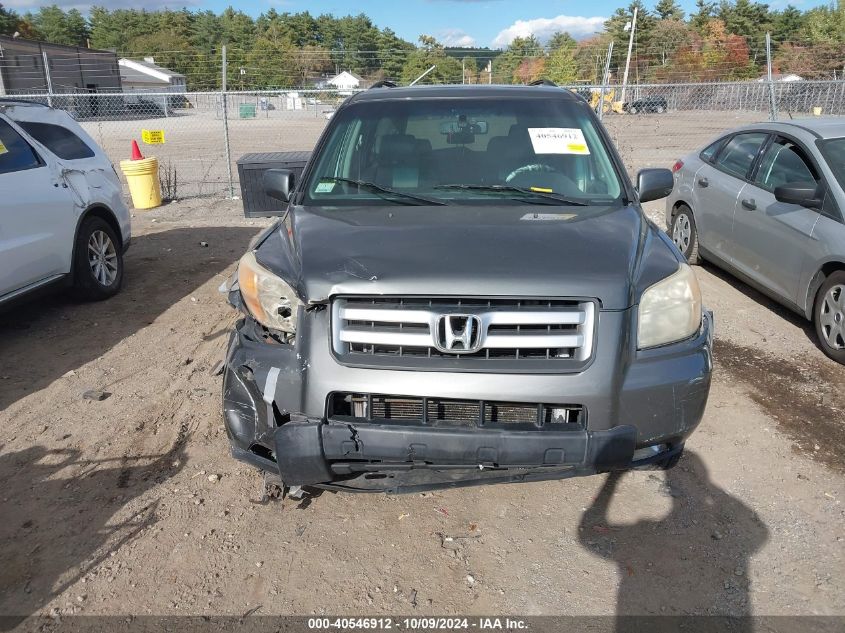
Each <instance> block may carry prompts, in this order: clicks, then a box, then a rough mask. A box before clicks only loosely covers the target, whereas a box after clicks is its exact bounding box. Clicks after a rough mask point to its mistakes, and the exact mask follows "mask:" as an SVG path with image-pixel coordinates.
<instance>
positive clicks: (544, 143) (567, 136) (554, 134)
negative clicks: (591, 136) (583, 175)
mask: <svg viewBox="0 0 845 633" xmlns="http://www.w3.org/2000/svg"><path fill="white" fill-rule="evenodd" d="M528 135H529V136H530V137H531V144H532V145H533V146H534V153H535V154H581V155H586V154H589V153H590V149H589V148H588V147H587V140H586V139H585V138H584V132H582V131H581V130H580V129H579V128H577V127H530V128H528Z"/></svg>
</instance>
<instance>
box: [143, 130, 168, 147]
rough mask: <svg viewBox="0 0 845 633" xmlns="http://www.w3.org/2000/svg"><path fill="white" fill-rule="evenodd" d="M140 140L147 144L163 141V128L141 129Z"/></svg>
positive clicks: (156, 143)
mask: <svg viewBox="0 0 845 633" xmlns="http://www.w3.org/2000/svg"><path fill="white" fill-rule="evenodd" d="M141 140H142V141H144V143H146V144H147V145H161V144H162V143H164V130H141Z"/></svg>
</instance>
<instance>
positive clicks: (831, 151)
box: [817, 138, 845, 189]
mask: <svg viewBox="0 0 845 633" xmlns="http://www.w3.org/2000/svg"><path fill="white" fill-rule="evenodd" d="M817 142H818V146H819V150H820V151H821V153H822V156H824V160H825V162H826V163H827V166H828V167H830V171H832V172H833V175H834V176H836V180H838V181H839V186H840V187H842V188H843V189H845V138H829V139H827V140H825V141H817Z"/></svg>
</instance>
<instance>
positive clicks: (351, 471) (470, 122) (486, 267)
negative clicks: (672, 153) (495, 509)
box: [223, 84, 712, 491]
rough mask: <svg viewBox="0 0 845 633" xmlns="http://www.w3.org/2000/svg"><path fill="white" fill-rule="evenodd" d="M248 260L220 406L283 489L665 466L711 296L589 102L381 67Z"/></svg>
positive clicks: (664, 186) (289, 181)
mask: <svg viewBox="0 0 845 633" xmlns="http://www.w3.org/2000/svg"><path fill="white" fill-rule="evenodd" d="M264 184H265V188H266V193H267V194H268V195H269V196H271V197H273V198H276V199H278V200H281V201H283V207H284V210H283V211H282V213H281V214H282V217H281V218H280V220H279V221H278V222H277V223H276V224H274V225H273V226H271V227H270V228H269V229H267V230H266V231H265V232H263V233H262V234H261V235H260V236H258V238H257V239H256V240H255V241H254V243H253V244H252V245H251V247H250V249H249V252H247V253H246V254H245V255H244V256H243V258H242V259H241V260H240V263H239V266H238V271H237V275H236V277H235V279H233V281H232V283H231V284H230V286H229V300H230V302H231V303H232V304H233V305H234V306H235V307H237V308H238V309H240V310H241V311H242V312H243V314H244V316H243V318H242V319H241V320H240V321H238V323H237V326H236V328H235V331H234V332H233V333H232V337H231V341H230V344H229V350H228V354H227V358H226V366H225V372H224V390H223V411H224V417H225V423H226V428H227V431H228V434H229V437H230V440H231V446H232V452H233V455H234V457H236V458H237V459H240V460H243V461H245V462H248V463H250V464H254V465H256V466H258V467H259V468H261V469H263V470H264V471H266V472H268V473H272V474H273V475H277V476H278V477H279V478H280V479H281V481H282V482H283V483H284V484H285V485H288V486H303V485H312V486H318V487H323V488H329V489H335V490H384V491H406V490H419V489H424V488H433V487H443V486H459V485H469V484H477V483H495V482H516V481H530V480H539V479H557V478H564V477H570V476H578V475H589V474H595V473H598V472H607V471H611V470H624V469H630V468H636V467H647V466H648V467H662V468H668V467H671V466H673V465H674V464H675V463H676V462H677V460H678V458H679V457H680V455H681V452H682V450H683V446H684V441H685V440H686V438H687V437H688V436H689V435H690V434H691V433H692V431H693V430H694V429H695V428H696V426H697V425H698V424H699V422H700V420H701V417H702V414H703V412H704V407H705V403H706V401H707V395H708V392H709V389H710V373H711V369H712V363H711V345H712V335H711V316H710V314H709V313H708V312H706V311H704V310H703V309H702V305H701V295H700V291H699V287H698V283H697V282H696V278H695V274H694V273H693V271H692V270H691V268H690V267H689V266H688V265H687V263H686V262H685V261H684V258H683V256H682V255H681V253H680V252H679V251H678V249H677V248H676V246H675V245H674V244H673V243H672V241H671V240H670V239H669V238H668V237H667V236H666V235H664V234H663V233H662V232H661V231H660V230H659V229H658V228H657V227H656V226H654V225H653V224H652V223H650V222H649V221H648V220H647V219H646V217H645V215H644V214H643V211H642V209H641V207H640V203H641V202H645V201H648V200H654V199H658V198H662V197H664V196H666V195H667V194H668V193H669V191H670V190H671V188H672V176H671V173H670V172H669V170H644V171H642V172H640V173H639V175H638V177H637V186H636V187H635V186H634V185H633V184H632V183H631V182H630V181H629V179H628V177H627V176H626V174H625V170H624V168H623V166H622V163H621V161H620V159H619V156H618V155H617V154H616V151H615V150H614V148H613V146H612V144H611V142H610V140H609V138H608V136H607V134H606V132H605V130H604V129H603V128H602V126H601V124H600V122H599V121H598V120H597V118H596V116H595V115H594V114H593V112H592V111H591V110H590V108H589V106H588V105H587V104H586V103H584V102H583V100H581V99H579V98H578V97H577V96H575V95H572V94H571V93H569V92H568V91H566V90H562V89H560V88H556V87H554V86H549V85H537V86H520V87H515V86H509V87H504V86H466V87H462V86H441V87H414V88H398V87H394V86H391V85H390V84H387V85H381V86H378V87H375V88H373V89H371V90H368V91H366V92H363V93H360V94H357V95H355V96H353V97H351V98H349V99H348V100H347V101H346V102H345V103H344V104H343V105H342V106H341V107H340V108H339V109H338V110H337V112H336V114H335V115H334V116H333V117H332V119H331V121H330V123H329V124H328V126H327V128H326V130H325V132H324V133H323V135H322V137H321V139H320V140H319V142H318V144H317V147H316V149H315V151H314V153H313V155H312V156H311V158H310V160H309V161H308V163H307V165H306V166H305V168H304V171H303V172H302V173H301V174H299V175H295V174H294V173H293V172H292V171H285V170H269V171H267V172H266V173H265V175H264Z"/></svg>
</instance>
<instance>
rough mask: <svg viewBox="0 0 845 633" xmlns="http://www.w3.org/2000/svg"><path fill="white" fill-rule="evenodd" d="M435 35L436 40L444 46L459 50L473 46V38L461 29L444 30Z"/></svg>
mask: <svg viewBox="0 0 845 633" xmlns="http://www.w3.org/2000/svg"><path fill="white" fill-rule="evenodd" d="M437 35H438V39H439V40H440V41H441V42H442V43H443V44H445V45H446V46H457V47H459V48H464V47H467V46H475V38H474V37H472V36H471V35H469V34H468V33H467V32H466V31H462V30H461V29H445V30H443V31H440V32H439V33H438V34H437Z"/></svg>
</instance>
